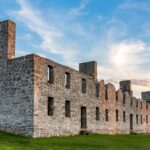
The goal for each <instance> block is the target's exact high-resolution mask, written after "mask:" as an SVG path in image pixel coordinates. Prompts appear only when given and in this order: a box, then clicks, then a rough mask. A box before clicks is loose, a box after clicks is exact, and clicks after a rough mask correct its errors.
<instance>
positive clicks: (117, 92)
mask: <svg viewBox="0 0 150 150" xmlns="http://www.w3.org/2000/svg"><path fill="white" fill-rule="evenodd" d="M116 101H118V92H116Z"/></svg>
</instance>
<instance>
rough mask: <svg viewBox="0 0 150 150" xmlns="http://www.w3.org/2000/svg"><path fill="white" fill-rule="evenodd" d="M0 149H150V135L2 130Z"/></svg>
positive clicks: (0, 133)
mask: <svg viewBox="0 0 150 150" xmlns="http://www.w3.org/2000/svg"><path fill="white" fill-rule="evenodd" d="M0 150H150V136H149V135H98V134H94V135H88V136H72V137H52V138H38V139H32V138H27V137H22V136H17V135H13V134H8V133H5V132H0Z"/></svg>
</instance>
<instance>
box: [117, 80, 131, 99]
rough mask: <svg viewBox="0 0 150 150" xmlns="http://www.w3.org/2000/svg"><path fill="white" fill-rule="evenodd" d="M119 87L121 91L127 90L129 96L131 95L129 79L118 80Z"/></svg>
mask: <svg viewBox="0 0 150 150" xmlns="http://www.w3.org/2000/svg"><path fill="white" fill-rule="evenodd" d="M120 89H121V90H122V92H129V94H130V95H131V96H132V95H133V93H132V90H131V81H130V80H124V81H120Z"/></svg>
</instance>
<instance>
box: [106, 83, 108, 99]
mask: <svg viewBox="0 0 150 150" xmlns="http://www.w3.org/2000/svg"><path fill="white" fill-rule="evenodd" d="M105 100H108V91H107V85H105Z"/></svg>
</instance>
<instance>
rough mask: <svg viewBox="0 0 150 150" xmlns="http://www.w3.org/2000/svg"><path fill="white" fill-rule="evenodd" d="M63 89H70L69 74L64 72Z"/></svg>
mask: <svg viewBox="0 0 150 150" xmlns="http://www.w3.org/2000/svg"><path fill="white" fill-rule="evenodd" d="M65 87H66V88H67V89H70V73H68V72H65Z"/></svg>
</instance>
